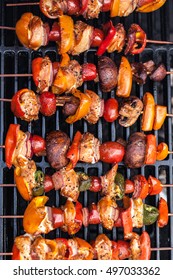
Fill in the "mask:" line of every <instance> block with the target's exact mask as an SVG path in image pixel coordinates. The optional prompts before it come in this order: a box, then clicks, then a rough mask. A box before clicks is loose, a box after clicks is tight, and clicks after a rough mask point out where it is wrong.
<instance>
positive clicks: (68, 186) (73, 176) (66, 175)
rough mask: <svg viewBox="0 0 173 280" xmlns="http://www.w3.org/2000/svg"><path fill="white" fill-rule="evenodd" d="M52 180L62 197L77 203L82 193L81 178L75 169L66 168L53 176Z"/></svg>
mask: <svg viewBox="0 0 173 280" xmlns="http://www.w3.org/2000/svg"><path fill="white" fill-rule="evenodd" d="M52 180H53V184H54V186H55V190H59V189H60V193H61V195H62V196H65V197H67V198H71V199H72V200H73V201H77V199H78V197H79V193H80V192H79V178H78V175H77V173H76V172H75V171H74V169H70V170H66V168H62V169H61V170H59V171H57V172H55V173H54V174H53V175H52Z"/></svg>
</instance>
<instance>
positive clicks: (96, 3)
mask: <svg viewBox="0 0 173 280" xmlns="http://www.w3.org/2000/svg"><path fill="white" fill-rule="evenodd" d="M102 2H103V1H101V0H88V4H87V9H86V12H84V14H83V16H84V17H85V18H86V19H90V18H98V17H99V14H100V11H101V8H102Z"/></svg>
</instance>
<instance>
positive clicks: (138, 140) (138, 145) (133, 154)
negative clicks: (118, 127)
mask: <svg viewBox="0 0 173 280" xmlns="http://www.w3.org/2000/svg"><path fill="white" fill-rule="evenodd" d="M145 153H146V135H145V134H144V133H142V132H135V133H133V134H131V135H130V137H129V140H128V142H127V145H126V152H125V156H124V163H125V165H126V166H127V167H128V168H139V167H141V166H142V165H143V164H144V163H145Z"/></svg>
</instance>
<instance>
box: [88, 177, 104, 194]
mask: <svg viewBox="0 0 173 280" xmlns="http://www.w3.org/2000/svg"><path fill="white" fill-rule="evenodd" d="M101 189H102V185H101V179H100V178H99V177H96V176H91V186H90V188H89V190H90V191H91V192H99V191H101Z"/></svg>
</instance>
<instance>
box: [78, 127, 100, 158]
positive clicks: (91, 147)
mask: <svg viewBox="0 0 173 280" xmlns="http://www.w3.org/2000/svg"><path fill="white" fill-rule="evenodd" d="M99 146H100V141H99V140H98V139H97V138H95V137H94V135H93V134H91V133H89V132H86V133H84V134H83V135H82V139H81V142H80V147H79V160H80V161H83V162H86V163H96V162H98V161H99V159H100V151H99Z"/></svg>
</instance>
